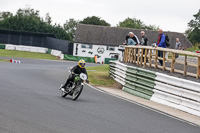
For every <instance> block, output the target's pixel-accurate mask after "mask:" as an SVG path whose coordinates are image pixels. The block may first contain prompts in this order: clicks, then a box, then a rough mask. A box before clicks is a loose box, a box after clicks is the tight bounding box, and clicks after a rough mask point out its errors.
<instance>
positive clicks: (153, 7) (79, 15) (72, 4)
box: [0, 0, 200, 32]
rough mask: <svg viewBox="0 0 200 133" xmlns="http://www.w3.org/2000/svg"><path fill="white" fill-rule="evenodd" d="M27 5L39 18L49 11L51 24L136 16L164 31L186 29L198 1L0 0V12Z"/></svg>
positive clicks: (115, 21) (114, 22)
mask: <svg viewBox="0 0 200 133" xmlns="http://www.w3.org/2000/svg"><path fill="white" fill-rule="evenodd" d="M26 5H28V6H30V7H31V8H33V9H35V10H39V11H40V15H41V16H42V17H45V14H46V13H48V12H49V14H50V16H51V17H52V20H53V23H55V22H56V23H60V24H61V25H63V23H65V21H66V20H68V19H69V18H74V19H75V20H82V19H84V18H86V17H88V16H98V17H101V18H102V19H104V20H106V21H107V22H108V23H110V24H111V26H116V25H117V24H118V23H119V22H120V21H123V20H125V19H126V18H127V17H130V18H134V17H135V18H137V19H140V20H142V21H143V22H144V23H145V24H147V25H149V24H154V25H156V26H159V27H160V28H162V29H163V30H164V31H175V32H185V30H186V29H187V23H188V22H189V21H190V20H191V19H193V15H194V14H196V13H197V12H198V11H199V9H200V0H0V11H10V12H12V13H16V11H17V10H18V9H19V8H25V7H26Z"/></svg>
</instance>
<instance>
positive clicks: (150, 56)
mask: <svg viewBox="0 0 200 133" xmlns="http://www.w3.org/2000/svg"><path fill="white" fill-rule="evenodd" d="M151 58H152V49H150V55H149V67H151Z"/></svg>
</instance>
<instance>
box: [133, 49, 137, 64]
mask: <svg viewBox="0 0 200 133" xmlns="http://www.w3.org/2000/svg"><path fill="white" fill-rule="evenodd" d="M136 54H137V49H136V48H134V63H136Z"/></svg>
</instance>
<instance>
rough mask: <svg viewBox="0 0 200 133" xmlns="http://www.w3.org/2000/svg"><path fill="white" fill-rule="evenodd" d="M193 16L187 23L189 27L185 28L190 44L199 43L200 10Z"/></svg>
mask: <svg viewBox="0 0 200 133" xmlns="http://www.w3.org/2000/svg"><path fill="white" fill-rule="evenodd" d="M193 16H194V19H192V20H191V21H190V22H189V23H188V27H189V28H188V29H187V30H186V35H187V38H188V39H189V40H190V42H192V44H196V43H200V10H199V11H198V13H197V14H195V15H193Z"/></svg>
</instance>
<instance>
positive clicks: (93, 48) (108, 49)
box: [73, 24, 123, 63]
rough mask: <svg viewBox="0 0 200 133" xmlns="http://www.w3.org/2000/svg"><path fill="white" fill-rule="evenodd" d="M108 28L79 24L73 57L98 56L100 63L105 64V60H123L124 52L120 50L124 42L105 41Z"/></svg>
mask: <svg viewBox="0 0 200 133" xmlns="http://www.w3.org/2000/svg"><path fill="white" fill-rule="evenodd" d="M96 28H97V29H96ZM107 28H108V27H106V26H95V25H84V24H79V25H78V26H77V30H76V33H75V42H74V47H73V49H74V50H73V56H83V57H94V56H95V55H97V56H98V58H97V62H99V63H104V62H105V59H108V60H109V59H119V58H121V55H122V52H121V51H119V50H118V48H119V45H121V44H122V43H123V41H122V42H121V43H111V42H110V41H109V40H107V41H105V40H104V39H106V38H108V36H106V35H107V34H105V31H104V30H107ZM102 30H103V31H102ZM105 37H106V38H105ZM110 40H113V38H112V39H110Z"/></svg>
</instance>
